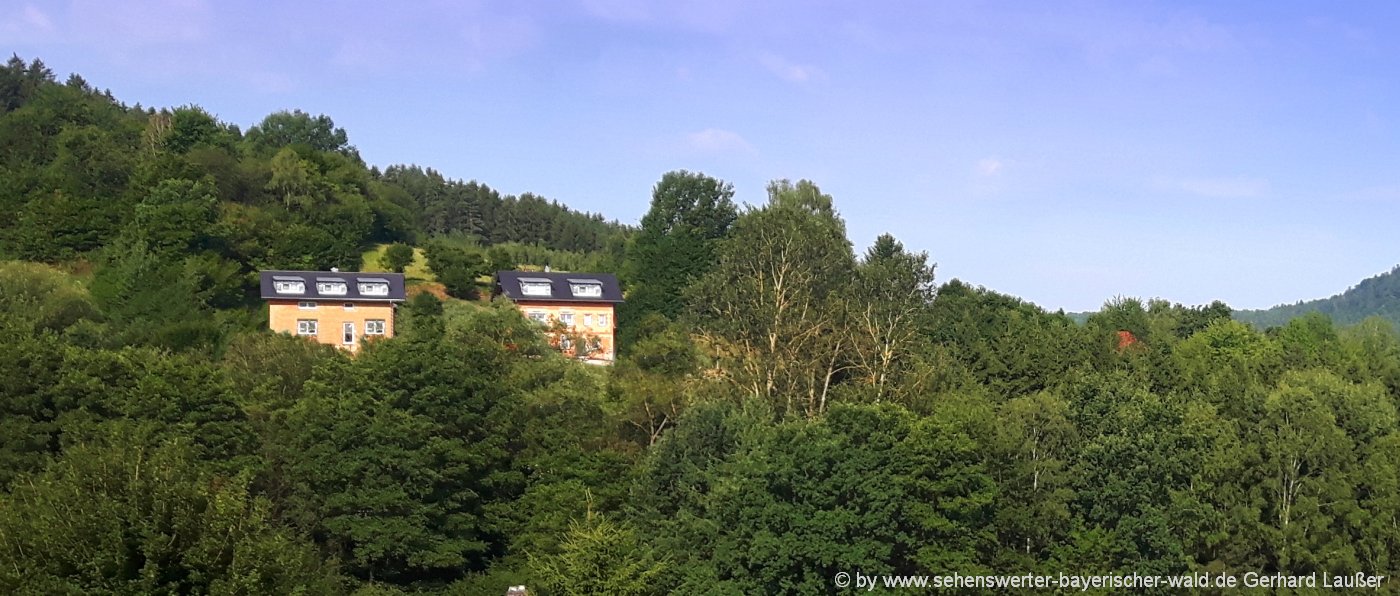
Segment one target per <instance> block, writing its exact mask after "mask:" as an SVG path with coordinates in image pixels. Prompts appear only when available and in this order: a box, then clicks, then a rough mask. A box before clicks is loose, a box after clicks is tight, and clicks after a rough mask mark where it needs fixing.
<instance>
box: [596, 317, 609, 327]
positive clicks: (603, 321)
mask: <svg viewBox="0 0 1400 596" xmlns="http://www.w3.org/2000/svg"><path fill="white" fill-rule="evenodd" d="M598 326H599V327H607V326H608V315H598Z"/></svg>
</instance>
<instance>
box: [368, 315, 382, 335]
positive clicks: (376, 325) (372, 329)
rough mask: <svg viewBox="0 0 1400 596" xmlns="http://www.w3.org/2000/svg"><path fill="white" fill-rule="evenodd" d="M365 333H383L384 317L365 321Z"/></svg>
mask: <svg viewBox="0 0 1400 596" xmlns="http://www.w3.org/2000/svg"><path fill="white" fill-rule="evenodd" d="M365 335H384V319H370V320H368V321H365Z"/></svg>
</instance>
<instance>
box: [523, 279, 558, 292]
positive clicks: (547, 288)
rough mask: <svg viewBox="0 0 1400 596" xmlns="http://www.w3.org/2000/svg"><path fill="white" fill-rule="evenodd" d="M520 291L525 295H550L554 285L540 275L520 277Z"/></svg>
mask: <svg viewBox="0 0 1400 596" xmlns="http://www.w3.org/2000/svg"><path fill="white" fill-rule="evenodd" d="M520 293H521V294H524V295H526V296H552V295H554V286H553V284H551V283H549V280H548V279H544V278H542V277H522V278H520Z"/></svg>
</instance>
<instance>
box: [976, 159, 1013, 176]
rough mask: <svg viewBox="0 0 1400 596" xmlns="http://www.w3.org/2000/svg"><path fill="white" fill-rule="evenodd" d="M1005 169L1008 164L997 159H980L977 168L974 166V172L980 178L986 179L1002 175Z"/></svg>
mask: <svg viewBox="0 0 1400 596" xmlns="http://www.w3.org/2000/svg"><path fill="white" fill-rule="evenodd" d="M1005 169H1006V162H1004V161H1002V160H1000V159H998V158H995V157H984V158H982V159H979V160H977V164H976V166H974V168H973V170H974V171H975V172H977V175H978V176H982V177H984V178H990V177H992V176H996V175H997V174H1000V173H1001V172H1002V170H1005Z"/></svg>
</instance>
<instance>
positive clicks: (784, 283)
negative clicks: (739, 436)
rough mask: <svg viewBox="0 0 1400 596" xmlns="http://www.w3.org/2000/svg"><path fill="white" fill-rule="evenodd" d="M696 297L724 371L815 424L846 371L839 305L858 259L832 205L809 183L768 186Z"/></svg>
mask: <svg viewBox="0 0 1400 596" xmlns="http://www.w3.org/2000/svg"><path fill="white" fill-rule="evenodd" d="M768 196H769V201H768V204H767V205H766V206H764V207H762V208H759V209H754V210H751V211H749V212H748V213H745V214H744V215H743V216H742V217H740V218H739V219H738V220H737V221H736V222H735V224H734V230H733V232H732V233H731V234H730V237H729V238H727V239H726V240H725V241H724V242H722V243H720V245H719V247H718V249H717V256H718V260H717V262H716V263H715V265H714V268H713V269H712V270H711V271H709V272H708V273H706V274H705V275H704V276H703V277H701V278H700V279H699V280H698V281H697V282H696V284H695V285H694V286H693V287H692V289H691V291H690V293H689V297H690V304H691V308H692V309H693V312H694V313H695V315H696V316H697V318H698V319H699V322H700V336H701V340H702V343H703V344H705V345H706V346H707V347H708V349H709V350H710V351H711V353H712V354H713V355H714V356H715V358H716V360H717V363H718V365H719V367H720V371H719V372H720V373H721V374H722V375H723V376H724V377H725V378H727V379H728V380H730V381H731V382H733V383H734V384H735V385H736V386H737V387H740V388H741V389H742V390H743V391H745V392H746V393H748V394H750V395H753V396H756V397H760V398H763V399H766V400H769V401H771V402H773V403H775V404H776V405H777V406H778V409H779V410H781V411H783V412H786V413H788V414H806V415H810V416H815V415H817V414H819V413H821V412H822V411H823V410H825V409H826V402H827V397H828V394H829V392H830V389H831V386H832V383H833V381H834V380H835V377H836V375H837V373H838V372H840V368H841V366H842V365H841V364H840V361H839V359H840V358H841V352H842V348H843V347H844V346H843V338H842V336H841V335H840V334H837V333H833V331H836V330H837V329H839V327H840V326H841V325H842V324H843V321H842V320H841V317H842V312H841V309H840V305H839V303H838V298H839V296H840V293H841V292H843V291H845V290H846V289H847V288H849V287H850V281H851V275H852V270H853V269H854V268H855V255H854V254H853V253H852V251H851V243H850V241H848V240H847V239H846V224H845V222H844V221H842V220H841V218H840V216H838V215H837V214H836V210H835V208H834V207H833V206H832V201H831V197H830V196H829V195H826V194H823V193H822V192H821V190H820V189H818V188H817V186H816V185H815V184H813V183H811V182H808V181H806V180H803V181H800V182H798V183H797V184H792V183H790V182H788V181H786V180H783V181H778V182H774V183H772V184H770V185H769V187H768Z"/></svg>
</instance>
